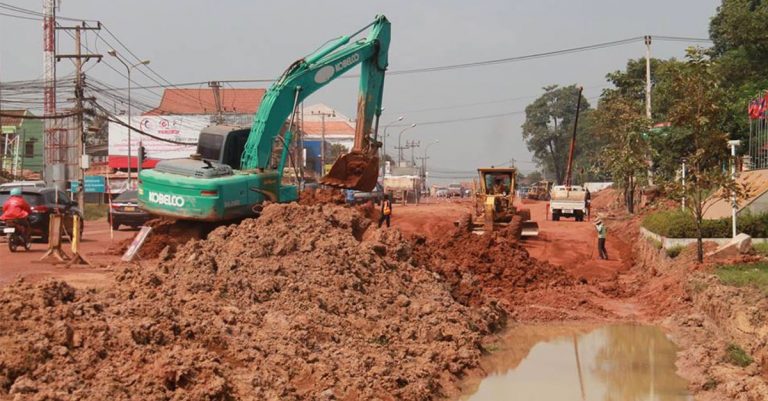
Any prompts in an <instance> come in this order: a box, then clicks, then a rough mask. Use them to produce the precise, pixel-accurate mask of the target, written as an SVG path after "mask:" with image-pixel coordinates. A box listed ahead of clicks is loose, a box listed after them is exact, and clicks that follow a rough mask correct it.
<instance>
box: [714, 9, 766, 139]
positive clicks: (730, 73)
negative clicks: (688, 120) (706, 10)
mask: <svg viewBox="0 0 768 401" xmlns="http://www.w3.org/2000/svg"><path fill="white" fill-rule="evenodd" d="M709 36H710V39H712V42H713V43H714V46H713V47H712V49H710V54H711V55H712V57H713V59H714V60H715V61H717V64H716V65H715V66H714V68H715V69H716V71H717V73H718V74H719V75H720V77H721V82H722V84H723V89H724V90H725V93H724V96H725V98H724V107H725V113H724V115H723V119H722V121H721V123H720V129H721V130H722V131H724V132H728V133H731V134H732V135H733V136H734V138H737V139H743V138H746V137H747V135H748V132H749V127H748V125H749V122H748V120H747V118H746V104H747V103H748V101H749V100H750V99H751V98H753V97H754V96H755V95H756V94H758V93H760V92H762V91H764V90H765V89H766V88H768V2H766V1H763V0H723V2H722V5H721V6H720V7H718V8H717V14H716V15H715V16H714V17H713V18H712V20H711V21H710V26H709Z"/></svg>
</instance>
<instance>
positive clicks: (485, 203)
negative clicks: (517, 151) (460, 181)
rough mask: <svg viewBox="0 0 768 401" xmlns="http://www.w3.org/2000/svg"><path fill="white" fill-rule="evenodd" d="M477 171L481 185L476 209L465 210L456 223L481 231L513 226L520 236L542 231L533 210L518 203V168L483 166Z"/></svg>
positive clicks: (476, 196)
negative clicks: (532, 212)
mask: <svg viewBox="0 0 768 401" xmlns="http://www.w3.org/2000/svg"><path fill="white" fill-rule="evenodd" d="M477 172H478V175H479V180H478V181H479V183H478V184H479V185H478V188H477V192H476V193H475V200H474V210H473V211H472V212H471V213H467V214H465V215H464V216H463V217H462V218H461V220H459V221H458V222H456V225H457V226H459V227H460V228H462V229H466V230H468V231H472V232H474V233H477V234H483V233H486V232H492V231H496V230H499V229H502V228H505V227H512V228H513V229H514V230H515V231H516V235H518V236H522V237H535V236H537V235H539V225H538V224H537V223H536V222H534V221H531V211H530V210H528V209H518V208H517V207H516V206H515V205H514V201H515V179H516V177H517V169H515V168H479V169H477Z"/></svg>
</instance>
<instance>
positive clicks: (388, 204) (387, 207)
mask: <svg viewBox="0 0 768 401" xmlns="http://www.w3.org/2000/svg"><path fill="white" fill-rule="evenodd" d="M391 217H392V201H391V200H390V199H389V195H385V196H384V200H382V201H381V217H380V218H379V228H381V223H384V220H386V221H387V227H389V220H390V218H391Z"/></svg>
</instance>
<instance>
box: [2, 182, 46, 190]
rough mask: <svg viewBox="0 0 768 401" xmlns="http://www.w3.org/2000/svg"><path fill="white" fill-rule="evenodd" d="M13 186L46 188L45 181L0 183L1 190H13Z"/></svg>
mask: <svg viewBox="0 0 768 401" xmlns="http://www.w3.org/2000/svg"><path fill="white" fill-rule="evenodd" d="M13 188H21V189H24V188H45V181H14V182H6V183H5V184H0V191H3V190H11V189H13Z"/></svg>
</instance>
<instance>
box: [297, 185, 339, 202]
mask: <svg viewBox="0 0 768 401" xmlns="http://www.w3.org/2000/svg"><path fill="white" fill-rule="evenodd" d="M299 203H300V204H302V205H309V206H311V205H317V204H325V203H332V204H336V205H343V204H344V193H343V192H341V190H340V189H338V188H308V189H305V190H303V191H301V193H300V194H299Z"/></svg>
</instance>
